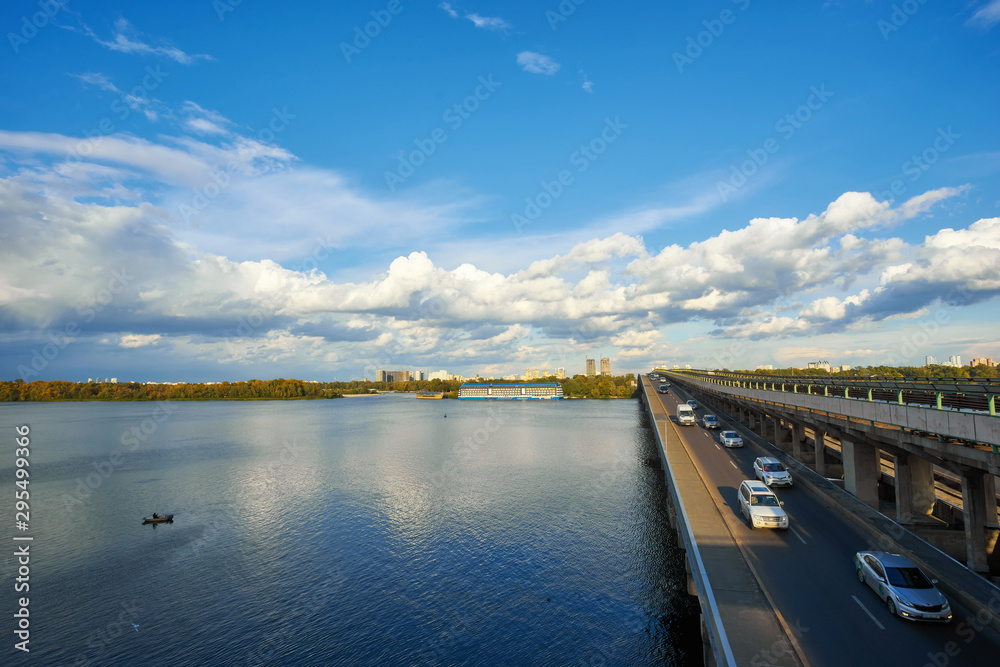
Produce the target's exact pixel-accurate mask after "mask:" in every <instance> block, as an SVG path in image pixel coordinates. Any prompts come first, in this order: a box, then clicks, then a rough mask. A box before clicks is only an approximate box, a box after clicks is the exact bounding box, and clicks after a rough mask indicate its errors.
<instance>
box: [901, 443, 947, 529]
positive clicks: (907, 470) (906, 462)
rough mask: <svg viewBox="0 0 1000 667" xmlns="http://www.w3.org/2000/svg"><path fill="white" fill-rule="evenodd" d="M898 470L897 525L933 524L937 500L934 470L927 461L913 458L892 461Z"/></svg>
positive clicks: (905, 457)
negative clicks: (929, 518)
mask: <svg viewBox="0 0 1000 667" xmlns="http://www.w3.org/2000/svg"><path fill="white" fill-rule="evenodd" d="M893 460H894V462H895V463H894V465H895V468H896V521H898V522H899V523H904V524H914V523H933V521H928V520H927V518H928V517H930V516H931V515H932V514H934V502H935V500H937V496H936V493H935V490H934V466H933V464H931V462H930V461H928V460H927V459H922V458H920V457H919V456H914V455H911V454H905V453H904V454H900V455H898V456H895V457H893Z"/></svg>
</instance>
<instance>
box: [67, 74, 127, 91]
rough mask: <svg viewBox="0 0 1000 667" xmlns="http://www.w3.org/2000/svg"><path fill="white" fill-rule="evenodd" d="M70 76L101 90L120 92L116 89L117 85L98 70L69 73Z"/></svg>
mask: <svg viewBox="0 0 1000 667" xmlns="http://www.w3.org/2000/svg"><path fill="white" fill-rule="evenodd" d="M70 76H72V77H75V78H77V79H79V80H80V81H82V82H83V83H85V84H87V85H88V86H97V87H98V88H100V89H101V90H108V91H111V92H113V93H120V92H121V91H120V90H118V86H116V85H115V84H113V83H112V82H111V80H110V79H109V78H108V77H107V76H105V75H104V74H101V73H100V72H84V73H83V74H71V75H70Z"/></svg>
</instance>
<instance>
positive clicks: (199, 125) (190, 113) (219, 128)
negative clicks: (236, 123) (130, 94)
mask: <svg viewBox="0 0 1000 667" xmlns="http://www.w3.org/2000/svg"><path fill="white" fill-rule="evenodd" d="M181 110H182V111H183V112H184V113H185V114H186V115H187V118H186V119H185V121H184V125H185V127H187V128H188V129H189V130H191V131H193V132H195V133H196V134H222V135H225V134H229V127H230V126H231V125H232V121H230V120H229V119H228V118H226V117H225V116H223V115H222V114H220V113H219V112H218V111H212V110H210V109H203V108H202V107H201V106H200V105H198V104H197V103H195V102H191V101H190V100H189V101H186V102H184V106H183V107H182V109H181Z"/></svg>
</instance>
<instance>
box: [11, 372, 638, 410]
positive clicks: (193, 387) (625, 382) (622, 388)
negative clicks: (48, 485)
mask: <svg viewBox="0 0 1000 667" xmlns="http://www.w3.org/2000/svg"><path fill="white" fill-rule="evenodd" d="M634 381H635V376H634V375H632V374H628V375H624V376H592V377H588V376H586V375H577V376H574V377H572V378H562V379H559V380H557V379H556V378H555V377H547V378H539V379H537V380H533V382H559V383H560V384H561V385H562V387H563V394H564V395H565V396H566V397H567V398H633V397H635V396H636V395H637V393H636V392H637V389H636V387H635V386H634V385H633V384H632V383H633V382H634ZM477 382H483V383H486V382H501V381H489V380H481V381H475V380H473V381H465V382H459V381H457V380H424V381H410V382H364V381H360V380H354V381H350V382H307V381H304V380H295V379H287V380H286V379H284V378H278V379H276V380H248V381H245V382H242V381H241V382H214V383H187V384H144V383H140V382H68V381H64V380H35V381H33V382H24V381H23V380H12V381H0V403H2V402H24V401H227V400H230V401H254V400H307V399H328V398H341V397H343V396H347V395H359V394H360V395H364V394H376V393H380V392H393V391H395V392H417V391H431V392H440V393H442V394H443V395H444V396H445V397H446V398H457V397H458V388H459V386H461V385H462V384H476V383H477Z"/></svg>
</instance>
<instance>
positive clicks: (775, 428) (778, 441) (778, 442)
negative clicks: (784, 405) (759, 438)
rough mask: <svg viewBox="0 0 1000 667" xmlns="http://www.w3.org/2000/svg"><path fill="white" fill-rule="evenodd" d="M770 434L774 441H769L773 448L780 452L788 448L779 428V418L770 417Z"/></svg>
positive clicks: (783, 434) (783, 433)
mask: <svg viewBox="0 0 1000 667" xmlns="http://www.w3.org/2000/svg"><path fill="white" fill-rule="evenodd" d="M771 432H772V433H773V434H774V439H773V440H771V442H773V443H774V446H775V447H777V448H779V449H781V450H782V451H787V450H788V446H787V445H786V444H785V431H784V430H783V429H782V428H781V418H780V417H778V416H774V417H771Z"/></svg>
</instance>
